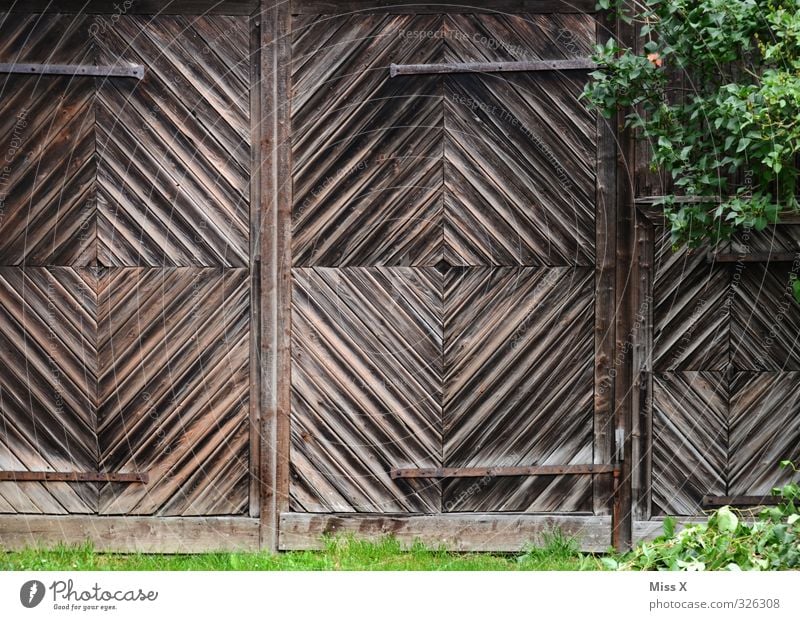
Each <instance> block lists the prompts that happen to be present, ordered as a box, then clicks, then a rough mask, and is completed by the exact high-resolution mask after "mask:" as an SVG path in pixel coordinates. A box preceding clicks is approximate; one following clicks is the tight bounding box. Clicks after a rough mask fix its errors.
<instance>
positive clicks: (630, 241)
mask: <svg viewBox="0 0 800 620" xmlns="http://www.w3.org/2000/svg"><path fill="white" fill-rule="evenodd" d="M623 10H624V11H626V12H628V13H630V12H632V11H633V10H634V9H633V3H632V2H630V1H627V2H625V6H624V9H623ZM616 29H617V38H618V40H619V42H620V45H621V46H622V47H627V46H632V45H633V41H634V38H635V26H633V25H632V24H628V23H626V22H625V21H624V20H622V19H620V18H617V24H616ZM625 113H626V111H620V112H619V113H618V114H617V119H616V120H617V133H618V136H619V150H618V154H617V251H616V254H617V270H616V298H617V322H616V324H617V327H616V355H615V368H616V376H615V386H614V389H615V393H614V408H615V411H616V422H617V426H616V440H617V456H618V458H620V457H621V461H622V463H621V465H622V467H621V473H620V481H619V487H618V489H617V496H616V501H617V502H618V508H619V510H618V511H615V514H618V519H617V520H616V522H615V523H614V524H613V543H614V546H615V547H616V548H617V549H627V548H630V546H631V544H632V542H633V512H632V484H631V481H632V478H631V476H632V473H633V469H632V467H633V465H634V464H633V462H632V461H633V458H632V457H633V451H632V448H633V444H632V435H631V428H632V420H633V398H632V396H633V357H634V356H633V345H634V343H633V338H635V334H634V333H633V330H632V326H633V324H634V317H635V315H636V308H635V303H636V302H635V300H636V295H635V288H636V286H637V285H638V284H639V283H638V280H637V279H636V278H635V277H634V276H635V274H634V272H635V270H634V260H633V254H634V252H633V249H634V247H633V246H634V239H635V234H636V230H635V229H636V217H635V206H634V200H633V194H634V189H633V185H634V179H633V165H634V157H635V151H634V141H633V135H632V133H631V132H630V131H629V130H626V129H624V128H623V126H624V118H625Z"/></svg>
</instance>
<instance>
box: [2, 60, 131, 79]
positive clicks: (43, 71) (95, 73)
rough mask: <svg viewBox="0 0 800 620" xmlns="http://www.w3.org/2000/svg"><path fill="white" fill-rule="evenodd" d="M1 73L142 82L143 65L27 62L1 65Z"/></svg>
mask: <svg viewBox="0 0 800 620" xmlns="http://www.w3.org/2000/svg"><path fill="white" fill-rule="evenodd" d="M0 73H21V74H24V75H70V76H74V77H126V78H136V79H137V80H141V79H142V78H143V77H144V67H143V66H142V65H47V64H35V63H25V62H3V63H0Z"/></svg>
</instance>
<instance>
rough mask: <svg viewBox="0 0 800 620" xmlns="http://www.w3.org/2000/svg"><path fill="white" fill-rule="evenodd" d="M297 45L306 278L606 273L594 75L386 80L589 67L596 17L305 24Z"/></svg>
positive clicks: (317, 20) (296, 114)
mask: <svg viewBox="0 0 800 620" xmlns="http://www.w3.org/2000/svg"><path fill="white" fill-rule="evenodd" d="M569 28H572V30H568V29H569ZM566 31H568V32H569V33H570V38H569V39H567V38H566V35H564V34H563V33H564V32H566ZM423 35H424V36H423ZM293 36H294V38H293V47H292V54H293V87H292V122H293V140H292V144H293V155H294V175H293V176H294V187H295V199H294V211H293V225H294V230H293V264H294V265H295V266H344V265H353V266H354V265H361V266H371V265H415V266H433V265H436V264H437V263H439V262H440V261H442V260H444V261H445V262H446V263H448V264H450V265H541V264H554V265H567V264H583V265H589V264H592V259H593V251H592V249H593V246H594V200H595V190H594V180H595V177H594V174H595V173H594V167H595V159H596V156H595V146H594V145H595V141H596V135H595V124H594V123H595V120H594V115H593V114H592V113H590V112H588V111H587V110H586V108H585V106H584V104H582V103H579V102H578V96H579V94H580V92H581V89H582V85H583V80H584V79H585V74H581V75H582V77H572V76H568V75H566V74H562V73H558V72H553V73H552V74H547V75H545V74H541V75H539V74H537V75H536V76H535V77H533V76H526V75H525V74H513V75H508V76H505V75H504V76H502V77H497V78H491V77H484V76H478V75H469V76H447V77H437V76H398V77H395V78H392V79H390V78H389V76H388V73H387V67H388V66H389V64H390V63H392V62H394V63H404V64H409V63H426V62H427V63H431V62H436V61H448V62H456V61H465V62H466V61H470V60H475V59H480V60H498V59H505V58H506V57H509V56H510V57H511V58H515V59H525V58H529V59H530V58H541V57H548V58H549V57H556V58H563V57H571V56H574V55H575V54H581V53H586V54H588V50H589V47H590V43H591V42H592V41H593V36H594V31H593V26H592V21H591V19H590V18H585V17H583V18H582V17H577V16H572V17H567V16H560V17H558V18H554V19H553V20H552V21H548V20H546V19H543V18H541V16H531V17H530V18H528V17H524V16H503V17H494V16H487V15H482V16H480V17H477V16H457V17H456V16H447V17H441V16H398V15H394V16H389V15H372V14H371V15H368V16H363V17H361V18H359V19H358V20H354V19H350V18H347V17H330V16H303V17H298V18H296V19H295V23H294V29H293ZM343 41H351V42H353V43H352V44H351V46H350V48H349V52H348V54H346V55H344V56H342V55H341V54H339V47H340V46H341V45H342V42H343ZM498 49H499V50H502V53H500V52H498V51H497V50H498Z"/></svg>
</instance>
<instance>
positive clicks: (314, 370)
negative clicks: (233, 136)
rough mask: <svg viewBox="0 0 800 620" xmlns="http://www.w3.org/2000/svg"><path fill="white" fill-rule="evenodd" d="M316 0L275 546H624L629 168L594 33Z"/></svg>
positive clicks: (302, 133)
mask: <svg viewBox="0 0 800 620" xmlns="http://www.w3.org/2000/svg"><path fill="white" fill-rule="evenodd" d="M318 4H319V3H314V2H307V3H303V2H301V3H297V4H296V5H294V7H293V12H294V13H295V15H294V16H293V17H292V19H291V77H290V80H288V81H287V87H288V88H289V89H290V91H289V92H290V102H291V103H290V113H289V114H288V118H287V122H288V123H289V125H290V128H289V129H288V130H287V131H288V135H287V136H286V139H287V140H288V141H289V142H290V144H291V160H292V164H291V181H292V194H291V210H292V214H291V215H292V218H291V243H290V245H289V246H288V247H287V249H286V252H287V253H289V254H290V255H291V273H290V277H291V336H290V338H291V344H290V349H291V351H290V353H289V355H290V358H291V380H290V389H291V394H290V396H289V397H288V399H287V400H288V407H289V409H290V412H291V413H290V417H289V420H288V427H289V428H288V434H289V435H290V447H289V455H288V456H289V471H288V472H287V474H288V478H289V480H288V489H287V491H288V495H287V497H286V501H285V504H284V508H283V510H281V515H280V528H279V529H280V547H281V548H284V549H291V548H298V547H309V546H315V545H317V544H319V537H320V535H321V534H323V533H330V532H340V531H355V532H358V533H359V534H360V535H365V534H381V533H386V532H393V533H395V534H397V535H399V536H401V537H408V538H410V537H413V536H419V537H421V538H423V539H427V540H430V541H446V542H448V543H449V544H450V545H451V546H454V547H457V548H464V549H467V548H469V549H474V548H493V549H517V548H519V547H520V546H522V545H524V544H525V543H526V542H528V541H530V540H534V539H536V537H537V536H538V535H539V534H540V533H541V531H542V530H544V529H546V528H552V527H554V526H560V527H561V528H562V529H564V530H566V531H568V532H570V533H573V534H575V535H577V536H578V537H580V538H581V539H582V540H583V544H584V546H585V547H587V548H596V549H602V548H605V547H607V546H608V545H609V544H610V542H611V518H610V511H611V494H612V488H613V480H614V471H615V468H614V464H613V458H614V455H613V453H612V443H611V442H612V440H613V436H614V431H613V429H614V424H615V423H614V421H613V417H612V411H611V399H610V398H609V394H610V383H611V381H610V377H609V375H608V368H607V365H608V362H609V361H610V358H611V353H610V351H611V350H612V347H613V339H612V334H611V332H610V331H609V329H608V326H609V318H610V312H609V311H610V305H609V304H610V303H612V300H611V297H610V294H611V279H612V278H613V268H614V264H613V259H612V257H611V256H609V249H608V245H607V240H608V237H607V235H608V232H609V230H613V225H612V224H611V222H613V212H612V211H611V210H610V209H609V205H608V204H607V202H606V201H607V199H608V196H607V191H608V188H609V181H611V182H613V178H614V177H613V166H614V161H613V158H612V157H609V153H612V151H611V145H610V144H609V143H607V141H608V140H609V136H608V130H607V129H606V126H605V123H604V122H603V121H599V120H598V119H597V118H596V117H595V115H594V114H593V113H591V112H590V111H588V110H587V109H586V106H585V104H584V103H583V102H582V101H580V100H579V95H580V93H581V91H582V88H583V84H584V83H585V80H586V78H587V68H588V67H589V66H590V63H588V56H589V55H590V53H591V48H592V45H593V44H594V43H595V41H596V40H597V39H598V38H599V37H600V36H601V33H600V31H599V27H598V23H597V22H596V20H595V19H594V17H593V16H591V15H586V14H580V13H574V12H573V13H566V12H564V13H559V12H555V13H550V14H546V15H545V14H535V13H525V14H508V13H506V14H502V15H500V14H493V13H490V12H478V13H470V14H463V13H461V12H460V11H457V10H456V9H438V10H436V11H426V12H420V10H419V8H418V7H409V8H408V9H403V8H402V7H401V8H400V10H398V9H394V10H392V11H388V10H376V11H369V12H366V13H359V14H358V16H357V18H356V17H355V16H354V15H353V14H352V13H351V12H350V11H345V9H342V12H333V11H331V12H327V13H324V14H320V9H319V8H318V7H317V5H318ZM535 4H536V3H531V5H535ZM542 61H547V62H542ZM551 61H552V62H551ZM467 63H478V64H469V66H465V65H466V64H467ZM496 63H499V64H496ZM515 63H516V64H515ZM524 63H528V64H527V65H524V66H523V64H524ZM390 68H391V69H390Z"/></svg>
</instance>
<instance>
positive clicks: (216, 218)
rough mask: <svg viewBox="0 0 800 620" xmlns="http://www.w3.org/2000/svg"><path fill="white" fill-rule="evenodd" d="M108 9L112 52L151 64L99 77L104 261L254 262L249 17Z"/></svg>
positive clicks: (105, 54)
mask: <svg viewBox="0 0 800 620" xmlns="http://www.w3.org/2000/svg"><path fill="white" fill-rule="evenodd" d="M98 19H99V20H100V22H99V23H100V24H101V26H100V28H99V30H100V32H101V33H102V34H101V35H98V37H97V48H98V58H99V59H100V61H102V62H112V61H113V62H123V61H124V62H135V63H138V64H143V65H144V66H145V77H144V79H143V80H141V81H140V82H136V83H132V82H131V81H125V80H102V81H100V82H99V89H98V108H97V151H98V161H99V163H98V166H99V172H98V183H99V186H100V191H101V193H102V200H100V201H99V207H98V209H99V230H98V260H99V262H100V263H101V264H103V265H106V266H115V265H116V266H161V265H163V266H209V267H210V266H215V265H223V266H229V267H243V266H245V265H247V262H248V251H249V250H248V244H249V241H248V237H249V232H248V231H249V210H250V207H249V184H250V176H249V174H250V173H249V170H250V117H249V89H250V80H249V39H248V37H249V29H248V22H247V20H246V19H245V18H232V17H222V16H203V17H198V18H192V19H188V18H186V17H180V16H162V17H158V18H157V19H151V18H150V17H137V16H130V15H125V16H122V17H120V18H119V19H114V20H113V21H112V18H111V17H102V18H100V17H98ZM221 40H224V41H225V43H224V45H217V42H218V41H221Z"/></svg>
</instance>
